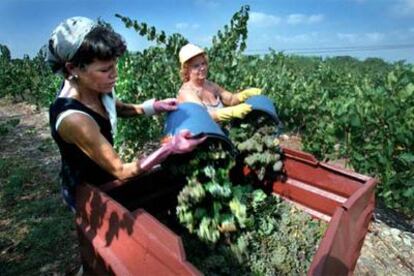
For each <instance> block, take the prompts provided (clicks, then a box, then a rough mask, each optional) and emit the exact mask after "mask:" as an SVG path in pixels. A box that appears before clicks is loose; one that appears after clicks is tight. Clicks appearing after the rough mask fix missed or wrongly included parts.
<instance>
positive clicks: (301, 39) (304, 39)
mask: <svg viewBox="0 0 414 276" xmlns="http://www.w3.org/2000/svg"><path fill="white" fill-rule="evenodd" d="M317 36H318V34H317V33H305V34H298V35H292V36H281V35H277V36H275V37H274V39H275V40H276V41H277V42H281V43H285V44H292V43H309V42H314V41H315V40H318V38H317Z"/></svg>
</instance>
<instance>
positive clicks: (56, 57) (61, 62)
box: [46, 16, 97, 74]
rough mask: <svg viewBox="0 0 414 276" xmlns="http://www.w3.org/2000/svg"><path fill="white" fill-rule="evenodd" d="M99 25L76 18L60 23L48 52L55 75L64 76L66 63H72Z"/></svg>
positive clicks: (48, 59) (85, 19) (53, 34)
mask: <svg viewBox="0 0 414 276" xmlns="http://www.w3.org/2000/svg"><path fill="white" fill-rule="evenodd" d="M96 26H97V23H96V22H95V21H93V20H91V19H89V18H86V17H81V16H76V17H71V18H69V19H66V20H65V21H63V22H62V23H60V24H59V25H58V26H57V27H56V28H55V29H54V31H53V32H52V34H51V36H50V39H49V45H48V52H47V57H46V59H47V62H48V63H49V65H50V66H51V68H52V70H53V72H54V73H58V74H63V68H64V66H65V63H66V62H68V61H70V60H71V59H72V58H73V56H74V55H75V54H76V52H77V51H78V49H79V47H80V46H81V45H82V42H83V41H84V39H85V37H86V35H88V34H89V33H90V32H91V31H92V29H93V28H94V27H96Z"/></svg>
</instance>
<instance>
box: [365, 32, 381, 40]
mask: <svg viewBox="0 0 414 276" xmlns="http://www.w3.org/2000/svg"><path fill="white" fill-rule="evenodd" d="M364 36H365V37H366V38H367V40H368V41H369V42H380V41H382V40H384V38H385V35H384V34H383V33H366V34H365V35H364Z"/></svg>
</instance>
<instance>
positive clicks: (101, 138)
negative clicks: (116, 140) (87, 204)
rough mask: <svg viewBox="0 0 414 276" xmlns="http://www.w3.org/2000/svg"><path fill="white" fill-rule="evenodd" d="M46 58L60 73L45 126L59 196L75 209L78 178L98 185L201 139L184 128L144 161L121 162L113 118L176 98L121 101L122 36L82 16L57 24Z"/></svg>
mask: <svg viewBox="0 0 414 276" xmlns="http://www.w3.org/2000/svg"><path fill="white" fill-rule="evenodd" d="M48 46H49V47H48V55H47V60H48V62H49V64H50V66H51V68H52V70H53V72H54V73H59V74H61V75H62V76H63V77H64V83H63V85H62V88H61V90H60V91H59V92H58V95H57V98H56V99H55V101H54V102H53V103H52V105H51V106H50V111H49V115H50V127H51V132H52V137H53V139H54V140H55V142H56V143H57V145H58V147H59V150H60V154H61V158H62V171H61V177H62V187H63V196H64V199H65V201H66V202H67V203H68V205H69V206H70V207H71V208H72V210H74V208H75V201H74V197H75V187H76V185H78V184H80V183H82V182H84V181H85V182H88V183H91V184H94V185H97V186H99V185H102V184H105V183H107V182H109V181H112V180H115V179H121V180H124V179H127V178H130V177H133V176H136V175H139V174H141V173H142V172H146V171H148V170H150V169H151V168H152V167H153V166H155V165H156V164H159V163H160V162H162V161H163V160H164V159H165V158H166V157H167V156H168V155H170V154H178V153H185V152H189V151H191V150H193V149H194V148H195V147H196V146H197V145H198V144H199V143H201V142H203V141H204V138H201V139H192V138H191V133H190V132H189V131H184V132H181V133H180V134H178V135H176V136H174V137H173V138H172V139H171V140H170V141H169V142H168V143H166V144H164V145H162V147H160V148H159V149H158V150H156V151H155V152H154V153H152V154H151V155H149V156H148V157H147V158H146V159H144V160H137V161H133V162H129V163H124V162H123V161H122V160H121V159H120V157H119V156H118V154H117V153H116V152H115V150H114V148H113V137H112V135H113V132H114V131H115V130H116V117H117V116H123V117H128V116H135V115H141V114H145V115H153V114H158V113H160V112H168V111H171V110H174V109H176V105H177V102H176V100H175V99H165V100H155V99H152V100H148V101H145V102H144V103H143V104H126V103H122V102H121V101H119V100H116V98H115V94H114V93H113V92H112V91H113V88H114V86H115V83H116V80H117V68H116V65H117V60H118V58H119V57H120V56H122V55H123V54H124V52H125V51H126V44H125V42H124V41H123V39H122V38H121V36H120V35H119V34H117V33H115V32H114V31H113V30H112V29H111V28H109V27H107V26H104V25H102V24H98V23H96V22H94V21H92V20H90V19H88V18H85V17H73V18H69V19H67V20H65V21H64V22H62V23H61V24H59V25H58V26H57V27H56V29H55V30H54V31H53V33H52V35H51V37H50V40H49V45H48Z"/></svg>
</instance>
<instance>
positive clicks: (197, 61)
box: [188, 55, 208, 80]
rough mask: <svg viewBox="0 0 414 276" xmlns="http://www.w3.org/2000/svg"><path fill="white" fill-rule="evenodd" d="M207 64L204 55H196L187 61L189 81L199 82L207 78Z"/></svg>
mask: <svg viewBox="0 0 414 276" xmlns="http://www.w3.org/2000/svg"><path fill="white" fill-rule="evenodd" d="M207 71H208V64H207V60H206V58H205V57H204V55H198V56H196V57H193V58H192V59H190V60H189V61H188V74H189V78H190V80H200V79H205V78H206V77H207Z"/></svg>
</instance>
